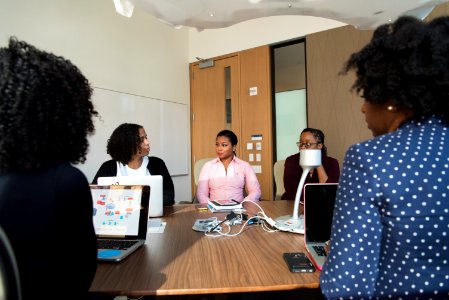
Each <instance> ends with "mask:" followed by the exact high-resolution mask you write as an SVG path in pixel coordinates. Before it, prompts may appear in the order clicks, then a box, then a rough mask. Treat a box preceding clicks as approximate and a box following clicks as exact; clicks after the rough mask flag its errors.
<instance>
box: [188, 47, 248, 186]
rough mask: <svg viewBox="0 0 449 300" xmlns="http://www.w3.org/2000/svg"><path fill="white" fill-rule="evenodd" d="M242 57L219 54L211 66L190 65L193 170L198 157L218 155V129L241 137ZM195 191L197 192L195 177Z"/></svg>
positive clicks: (238, 148)
mask: <svg viewBox="0 0 449 300" xmlns="http://www.w3.org/2000/svg"><path fill="white" fill-rule="evenodd" d="M238 59H239V58H238V56H237V55H232V56H227V57H221V58H217V59H215V60H214V66H213V67H207V68H200V64H199V63H192V64H191V65H190V99H191V136H192V168H191V169H192V170H193V166H194V165H195V161H197V160H199V159H202V158H206V157H216V153H215V138H216V136H217V133H218V132H220V131H221V130H223V129H230V130H232V131H233V132H234V133H235V134H236V135H237V137H239V138H240V128H241V124H240V122H241V121H240V119H241V118H240V108H239V77H238V76H239V75H238V74H239V72H238V65H239V64H238ZM227 103H228V109H226V106H227ZM229 104H230V105H229ZM229 108H230V118H229ZM227 113H228V115H227ZM239 144H240V143H239ZM237 146H238V147H237V155H238V153H239V152H240V151H239V150H240V147H239V146H240V145H237ZM192 177H193V174H192ZM192 191H193V193H194V194H195V192H196V189H195V185H194V184H193V180H192Z"/></svg>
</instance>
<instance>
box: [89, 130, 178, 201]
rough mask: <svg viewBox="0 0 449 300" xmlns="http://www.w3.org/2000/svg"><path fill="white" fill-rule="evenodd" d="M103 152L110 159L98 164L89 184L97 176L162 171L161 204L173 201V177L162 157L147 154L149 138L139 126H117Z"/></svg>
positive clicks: (158, 173)
mask: <svg viewBox="0 0 449 300" xmlns="http://www.w3.org/2000/svg"><path fill="white" fill-rule="evenodd" d="M107 153H108V154H109V155H111V158H112V160H108V161H106V162H104V163H103V164H102V165H101V167H100V169H99V170H98V171H97V174H95V177H94V180H93V181H92V184H97V180H98V177H109V176H150V175H162V178H163V198H164V205H165V206H168V205H173V204H174V203H175V190H174V186H173V180H172V179H171V176H170V173H169V172H168V169H167V166H166V165H165V163H164V161H163V160H162V159H160V158H158V157H155V156H148V154H149V153H150V142H149V140H148V136H147V134H146V132H145V129H144V128H143V126H141V125H137V124H130V123H123V124H121V125H120V126H118V127H117V128H116V129H115V130H114V131H113V132H112V135H111V137H110V138H109V140H108V143H107Z"/></svg>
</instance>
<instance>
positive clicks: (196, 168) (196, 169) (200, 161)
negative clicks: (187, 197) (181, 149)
mask: <svg viewBox="0 0 449 300" xmlns="http://www.w3.org/2000/svg"><path fill="white" fill-rule="evenodd" d="M213 159H214V157H206V158H202V159H198V160H197V161H196V162H195V166H194V167H193V177H194V180H195V187H196V186H197V185H198V179H199V178H200V173H201V169H202V168H203V166H204V164H205V163H207V162H208V161H209V160H213Z"/></svg>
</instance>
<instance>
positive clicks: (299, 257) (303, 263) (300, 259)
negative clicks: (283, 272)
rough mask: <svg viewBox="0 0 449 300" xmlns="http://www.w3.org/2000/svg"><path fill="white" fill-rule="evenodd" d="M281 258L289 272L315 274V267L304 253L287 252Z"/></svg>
mask: <svg viewBox="0 0 449 300" xmlns="http://www.w3.org/2000/svg"><path fill="white" fill-rule="evenodd" d="M283 256H284V259H285V262H286V263H287V266H288V268H289V269H290V271H291V272H294V273H302V272H307V273H312V272H315V267H314V266H313V264H312V262H311V261H310V260H309V258H308V257H307V255H306V254H305V253H304V252H289V253H284V254H283Z"/></svg>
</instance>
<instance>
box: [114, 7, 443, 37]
mask: <svg viewBox="0 0 449 300" xmlns="http://www.w3.org/2000/svg"><path fill="white" fill-rule="evenodd" d="M113 1H114V4H115V7H116V10H117V12H118V13H120V14H122V15H124V16H127V17H131V16H132V12H133V9H134V7H137V8H139V9H142V10H144V11H146V12H148V13H149V14H151V15H153V16H155V17H156V18H158V19H159V20H160V21H162V22H164V23H167V24H169V25H172V26H174V27H181V26H188V27H194V28H197V29H198V30H203V29H211V28H223V27H228V26H231V25H233V24H236V23H239V22H243V21H246V20H250V19H256V18H261V17H267V16H277V15H304V16H315V17H323V18H328V19H333V20H337V21H340V22H343V23H346V24H350V25H353V26H355V27H356V28H360V29H374V28H375V27H377V26H378V25H380V24H383V23H387V22H390V21H394V20H395V19H396V18H397V17H399V16H400V15H404V14H406V15H413V16H416V17H418V18H424V17H425V16H427V14H428V13H429V12H430V11H431V10H432V9H433V7H434V6H436V5H438V4H441V3H444V2H448V1H449V0H290V1H287V0H113Z"/></svg>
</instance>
